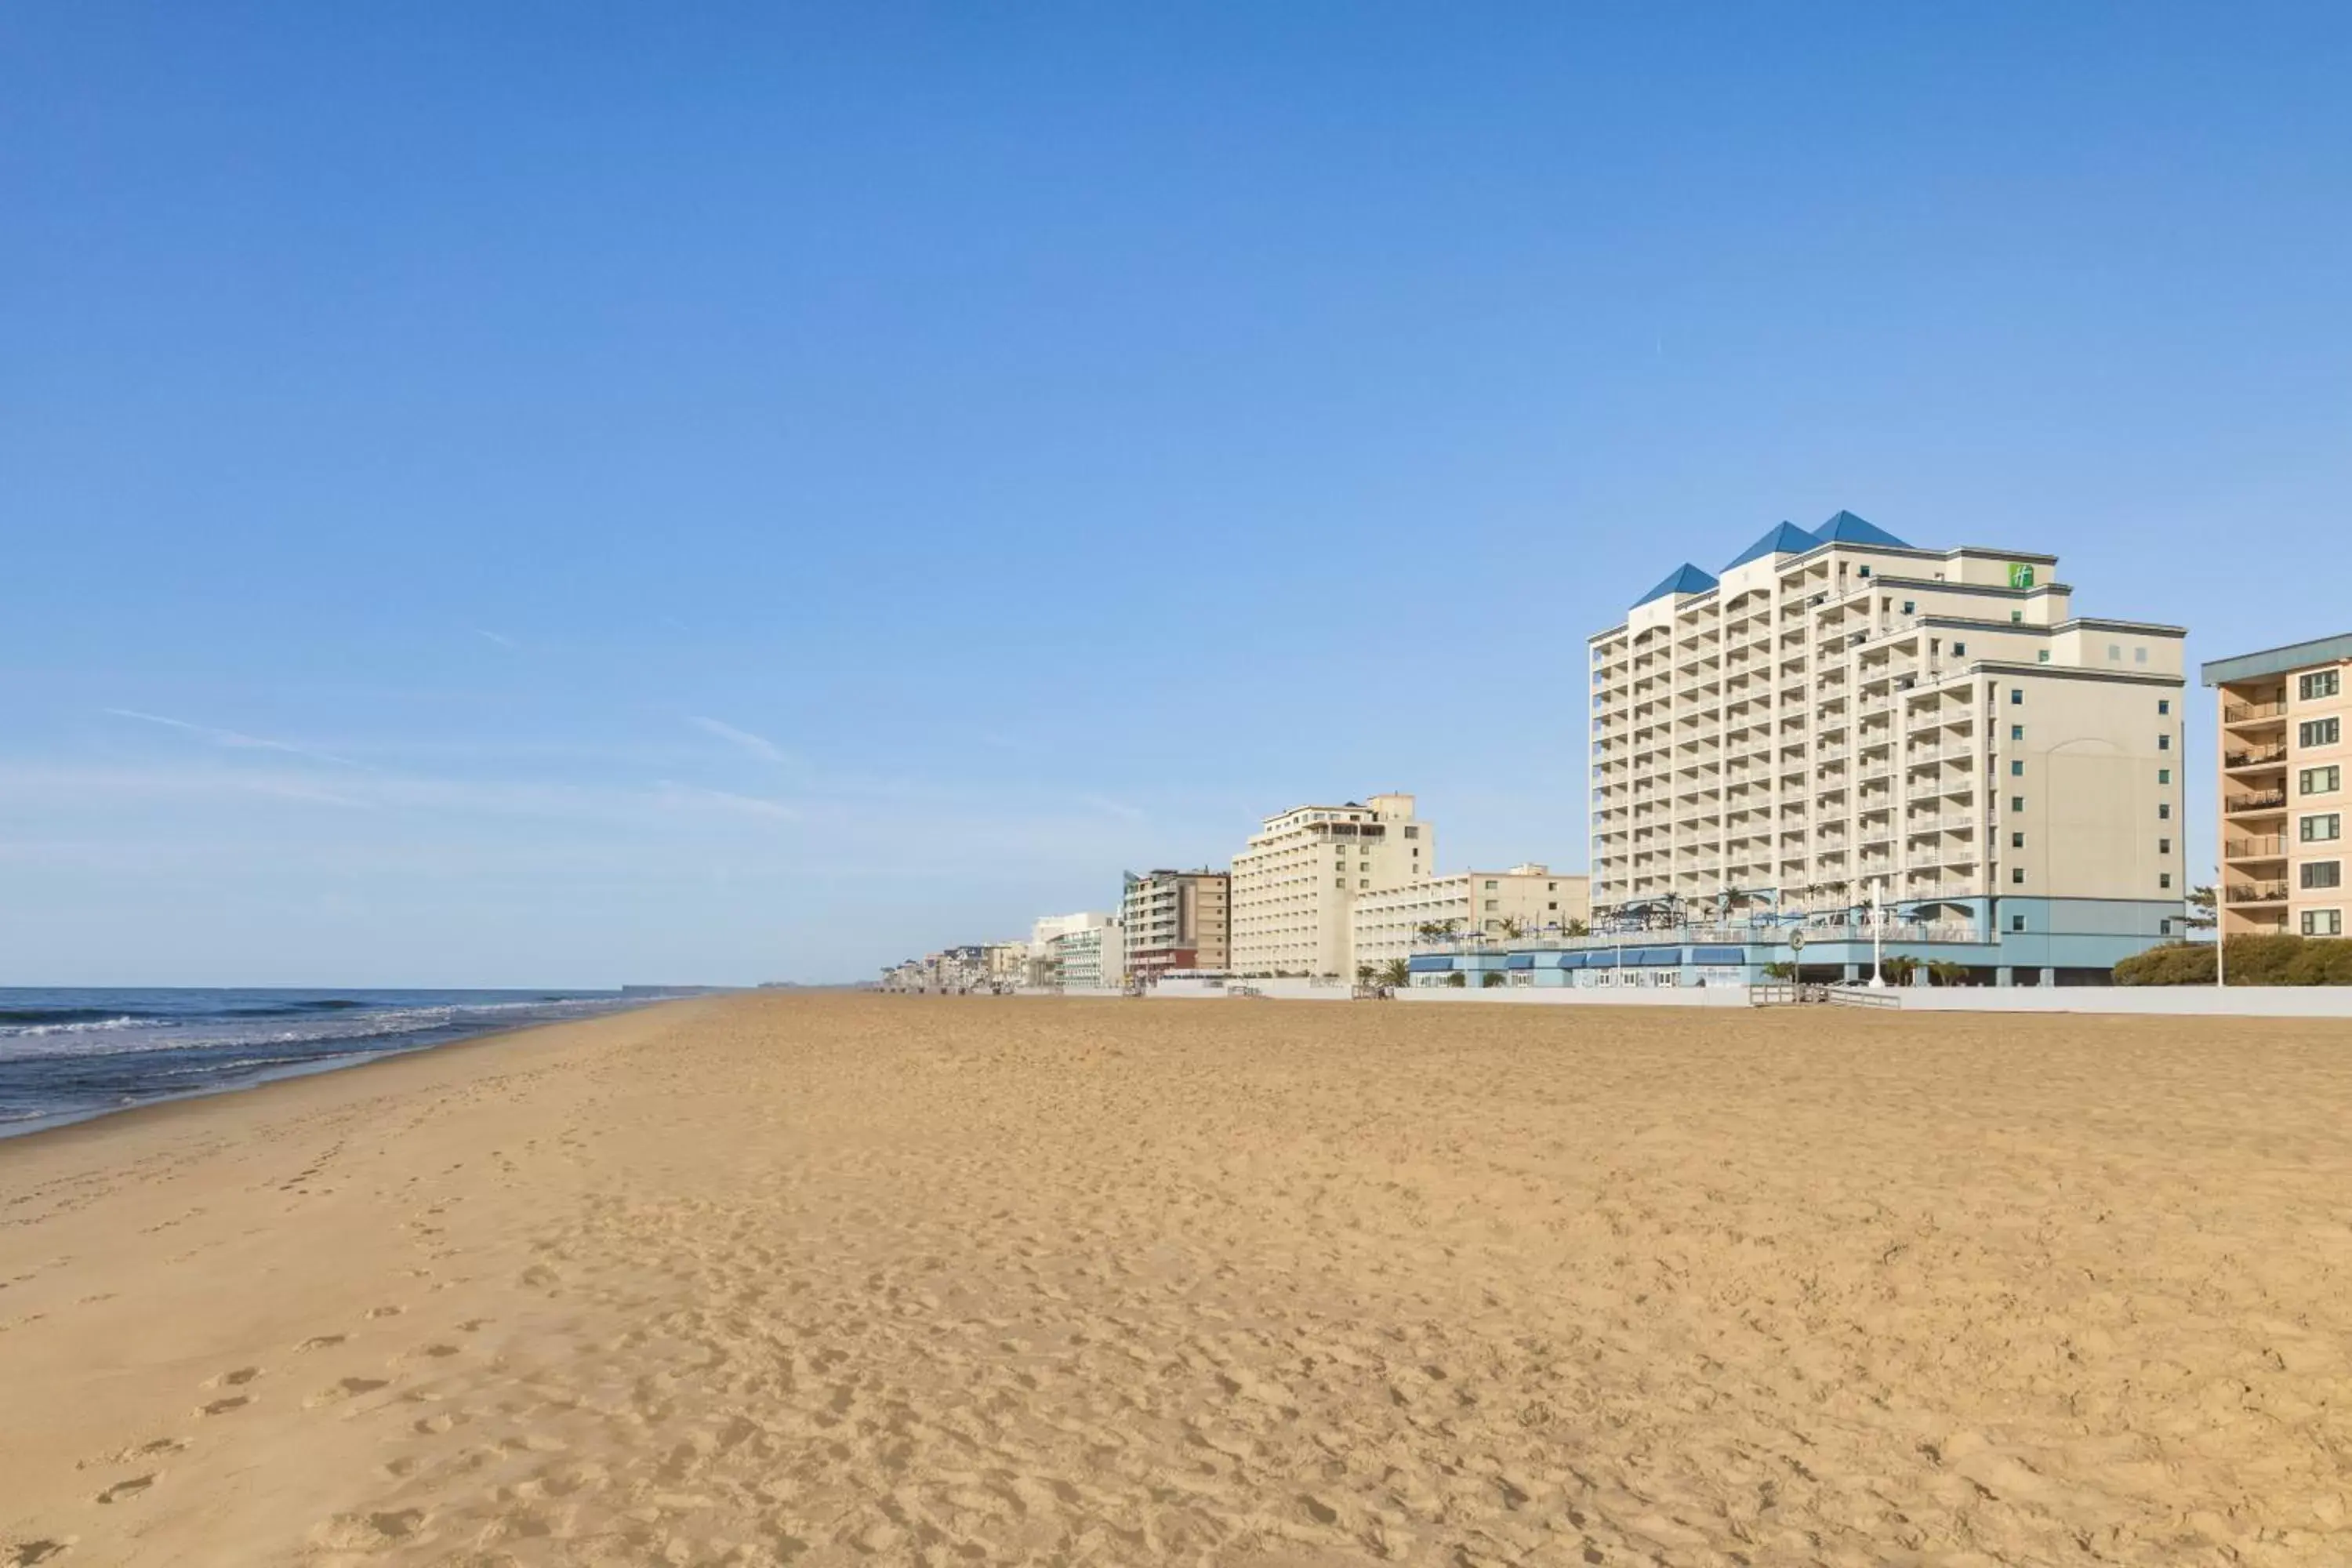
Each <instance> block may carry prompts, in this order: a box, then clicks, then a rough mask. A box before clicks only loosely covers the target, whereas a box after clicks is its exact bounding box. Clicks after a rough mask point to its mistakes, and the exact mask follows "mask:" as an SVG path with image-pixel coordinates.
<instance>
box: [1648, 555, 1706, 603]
mask: <svg viewBox="0 0 2352 1568" xmlns="http://www.w3.org/2000/svg"><path fill="white" fill-rule="evenodd" d="M1714 586H1715V579H1714V578H1712V577H1710V576H1708V575H1707V574H1706V573H1704V572H1702V571H1700V570H1699V569H1698V568H1697V567H1696V566H1694V565H1692V564H1691V563H1689V562H1687V561H1685V562H1684V563H1682V564H1681V565H1679V566H1677V567H1675V569H1674V570H1673V571H1671V572H1669V573H1667V574H1666V580H1665V581H1664V582H1663V583H1661V584H1658V585H1657V586H1656V587H1654V588H1653V589H1651V590H1650V591H1649V592H1648V593H1646V594H1644V595H1642V596H1641V597H1640V598H1638V599H1636V600H1634V601H1633V603H1635V604H1637V605H1646V604H1648V603H1649V602H1650V601H1651V600H1653V599H1663V598H1664V597H1665V596H1666V595H1669V594H1704V593H1706V591H1707V590H1708V589H1709V588H1712V587H1714Z"/></svg>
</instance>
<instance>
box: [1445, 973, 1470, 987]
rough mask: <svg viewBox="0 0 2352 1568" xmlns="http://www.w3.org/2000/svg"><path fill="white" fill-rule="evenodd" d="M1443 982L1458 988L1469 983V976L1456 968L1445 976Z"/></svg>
mask: <svg viewBox="0 0 2352 1568" xmlns="http://www.w3.org/2000/svg"><path fill="white" fill-rule="evenodd" d="M1445 984H1448V985H1451V986H1454V987H1455V988H1456V989H1459V988H1462V987H1464V986H1466V985H1468V984H1470V977H1469V976H1468V975H1466V974H1465V973H1462V971H1460V970H1458V969H1457V970H1455V971H1454V973H1451V974H1449V975H1447V976H1446V977H1445Z"/></svg>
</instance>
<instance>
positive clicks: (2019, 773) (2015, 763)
mask: <svg viewBox="0 0 2352 1568" xmlns="http://www.w3.org/2000/svg"><path fill="white" fill-rule="evenodd" d="M2009 776H2010V777H2011V778H2013V779H2021V778H2023V777H2024V776H2025V759H2024V758H2023V757H2012V758H2011V759H2010V763H2009Z"/></svg>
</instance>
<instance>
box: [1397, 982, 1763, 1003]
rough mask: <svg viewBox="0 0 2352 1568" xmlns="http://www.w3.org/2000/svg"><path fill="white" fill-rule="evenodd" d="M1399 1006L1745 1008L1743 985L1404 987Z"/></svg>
mask: <svg viewBox="0 0 2352 1568" xmlns="http://www.w3.org/2000/svg"><path fill="white" fill-rule="evenodd" d="M1391 994H1393V995H1394V996H1395V997H1396V999H1397V1000H1398V1001H1400V1002H1520V1003H1529V1004H1537V1005H1541V1004H1544V1003H1551V1004H1554V1005H1559V1006H1566V1007H1745V1006H1747V1005H1748V987H1747V986H1745V985H1591V986H1586V985H1494V986H1477V987H1471V986H1459V987H1457V986H1452V985H1403V986H1399V987H1398V988H1397V989H1396V991H1394V992H1393V993H1391Z"/></svg>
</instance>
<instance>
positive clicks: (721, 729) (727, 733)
mask: <svg viewBox="0 0 2352 1568" xmlns="http://www.w3.org/2000/svg"><path fill="white" fill-rule="evenodd" d="M687 722H688V723H689V724H691V725H693V726H694V727H695V728H696V729H698V730H700V731H704V732H705V733H707V734H712V735H716V736H718V737H719V739H720V740H722V741H724V742H727V743H728V744H729V745H730V746H740V747H741V748H742V749H743V750H744V751H747V752H751V754H752V755H753V756H755V757H759V758H761V759H762V760H763V761H766V762H771V763H787V762H790V761H792V758H791V757H790V756H788V755H787V754H786V753H785V752H784V749H783V748H782V746H779V745H777V744H776V743H775V742H773V741H771V740H769V739H768V738H767V737H766V736H765V735H754V734H753V733H751V731H749V730H739V729H737V728H736V727H735V726H734V725H732V724H728V723H723V722H721V721H719V720H717V719H706V718H703V717H702V716H701V715H700V714H688V716H687Z"/></svg>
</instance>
